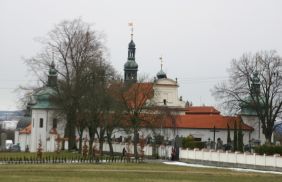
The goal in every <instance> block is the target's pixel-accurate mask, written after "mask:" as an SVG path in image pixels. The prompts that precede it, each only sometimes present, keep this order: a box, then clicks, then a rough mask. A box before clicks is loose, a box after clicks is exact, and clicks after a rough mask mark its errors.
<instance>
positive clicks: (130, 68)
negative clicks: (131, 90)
mask: <svg viewBox="0 0 282 182" xmlns="http://www.w3.org/2000/svg"><path fill="white" fill-rule="evenodd" d="M130 26H131V27H132V28H131V41H130V42H129V45H128V57H127V61H126V63H125V64H124V82H125V83H135V82H137V71H138V64H137V63H136V62H135V50H136V48H135V43H134V42H133V25H132V23H131V24H130Z"/></svg>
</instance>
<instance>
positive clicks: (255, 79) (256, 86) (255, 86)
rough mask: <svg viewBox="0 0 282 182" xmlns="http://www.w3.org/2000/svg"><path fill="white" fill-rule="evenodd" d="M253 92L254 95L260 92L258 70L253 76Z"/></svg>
mask: <svg viewBox="0 0 282 182" xmlns="http://www.w3.org/2000/svg"><path fill="white" fill-rule="evenodd" d="M251 94H253V95H254V96H257V95H259V94H260V79H259V76H258V71H255V72H254V73H253V76H252V78H251Z"/></svg>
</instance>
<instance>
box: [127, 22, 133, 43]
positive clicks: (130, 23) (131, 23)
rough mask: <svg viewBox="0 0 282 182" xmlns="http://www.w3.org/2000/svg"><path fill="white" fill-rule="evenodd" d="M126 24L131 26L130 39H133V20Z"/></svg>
mask: <svg viewBox="0 0 282 182" xmlns="http://www.w3.org/2000/svg"><path fill="white" fill-rule="evenodd" d="M128 26H130V27H131V40H133V22H129V23H128Z"/></svg>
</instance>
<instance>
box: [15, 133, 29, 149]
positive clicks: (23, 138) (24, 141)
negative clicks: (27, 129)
mask: <svg viewBox="0 0 282 182" xmlns="http://www.w3.org/2000/svg"><path fill="white" fill-rule="evenodd" d="M30 141H31V135H30V134H20V135H19V142H18V143H19V144H20V148H21V151H25V149H26V146H28V147H29V148H30Z"/></svg>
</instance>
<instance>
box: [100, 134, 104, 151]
mask: <svg viewBox="0 0 282 182" xmlns="http://www.w3.org/2000/svg"><path fill="white" fill-rule="evenodd" d="M103 146H104V138H101V136H100V138H99V151H100V154H101V155H103Z"/></svg>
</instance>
